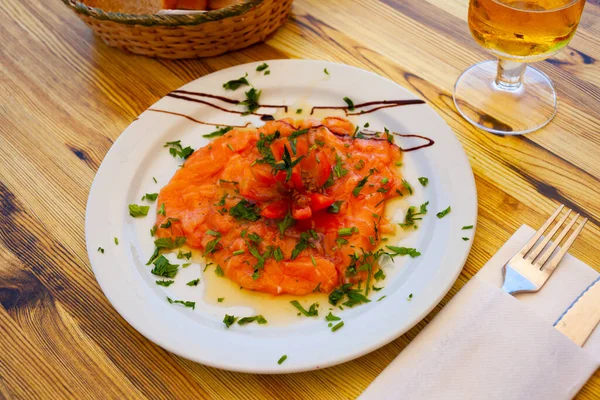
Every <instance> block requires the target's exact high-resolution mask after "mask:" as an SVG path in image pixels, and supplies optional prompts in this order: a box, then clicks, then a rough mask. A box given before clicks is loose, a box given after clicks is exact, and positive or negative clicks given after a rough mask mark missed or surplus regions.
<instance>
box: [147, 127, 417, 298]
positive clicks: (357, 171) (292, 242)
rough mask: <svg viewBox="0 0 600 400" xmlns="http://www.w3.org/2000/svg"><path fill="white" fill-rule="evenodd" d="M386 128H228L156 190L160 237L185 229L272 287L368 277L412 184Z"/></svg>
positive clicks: (251, 281)
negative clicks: (393, 212)
mask: <svg viewBox="0 0 600 400" xmlns="http://www.w3.org/2000/svg"><path fill="white" fill-rule="evenodd" d="M401 159H402V152H401V151H400V149H399V148H398V147H397V146H396V145H394V143H393V137H392V135H390V134H388V133H383V134H377V135H376V136H369V137H367V136H365V135H363V134H361V133H360V132H359V130H358V129H356V127H355V126H354V125H353V124H352V123H351V122H350V121H348V120H346V119H343V118H338V117H330V118H325V119H323V120H321V121H319V120H313V119H307V120H293V119H283V120H277V121H270V122H267V123H266V124H265V125H264V126H262V127H260V128H239V129H231V130H229V131H227V132H226V133H224V134H223V135H222V136H220V137H218V138H216V139H214V140H213V141H212V142H211V143H210V144H209V145H207V146H205V147H203V148H200V149H198V150H196V151H195V152H194V153H193V154H192V155H191V156H189V157H188V158H187V159H186V161H185V163H184V165H183V166H182V168H180V169H178V170H177V172H176V173H175V175H174V176H173V178H172V179H171V181H170V182H169V183H168V184H167V185H166V186H165V187H164V188H163V189H162V190H161V191H160V194H159V196H158V200H157V201H158V203H157V204H158V206H159V207H160V209H161V210H163V211H162V212H161V213H159V214H158V215H157V219H156V235H157V236H158V237H159V238H170V239H172V240H173V241H176V240H177V238H181V237H185V238H186V244H187V245H188V246H190V247H192V248H195V249H199V250H201V251H202V252H203V254H204V255H205V257H207V258H208V259H209V260H210V261H211V262H213V263H215V264H218V265H219V266H220V267H221V269H222V270H223V271H224V273H225V276H226V277H227V278H229V279H231V280H233V281H235V282H236V283H238V284H239V285H240V286H242V287H244V288H247V289H251V290H256V291H260V292H265V293H271V294H284V293H287V294H293V295H304V294H307V293H311V292H313V291H321V292H326V293H329V292H331V291H332V290H334V289H335V288H337V287H339V286H340V285H343V284H346V283H359V282H360V283H361V284H362V283H364V284H365V285H367V287H368V285H369V284H370V282H371V281H370V280H371V276H372V275H373V274H374V273H375V272H376V270H377V266H376V262H375V260H376V259H377V257H376V256H375V255H374V254H373V251H374V250H375V249H377V248H378V246H379V245H380V244H381V240H382V234H389V233H391V232H393V229H394V228H393V225H392V224H391V223H390V222H389V221H388V220H387V219H386V218H385V216H384V215H383V214H384V207H385V204H386V202H387V201H388V200H390V199H392V198H394V197H398V196H403V195H404V194H405V193H406V191H407V186H406V185H405V182H404V181H403V179H402V176H401V174H400V171H399V168H398V165H400V161H401Z"/></svg>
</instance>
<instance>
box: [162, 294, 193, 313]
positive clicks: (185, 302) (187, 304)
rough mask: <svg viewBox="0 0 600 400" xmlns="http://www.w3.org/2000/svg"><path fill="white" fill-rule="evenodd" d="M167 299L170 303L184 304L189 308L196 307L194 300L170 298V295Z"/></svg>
mask: <svg viewBox="0 0 600 400" xmlns="http://www.w3.org/2000/svg"><path fill="white" fill-rule="evenodd" d="M167 300H168V301H169V303H171V304H182V305H184V306H186V307H188V308H191V309H192V310H195V309H196V302H195V301H183V300H172V299H171V298H170V297H167Z"/></svg>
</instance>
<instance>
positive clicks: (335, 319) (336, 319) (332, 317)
mask: <svg viewBox="0 0 600 400" xmlns="http://www.w3.org/2000/svg"><path fill="white" fill-rule="evenodd" d="M325 320H326V321H329V322H331V321H339V320H341V318H340V317H336V316H335V315H333V314H332V313H331V311H330V312H329V314H327V315H326V316H325Z"/></svg>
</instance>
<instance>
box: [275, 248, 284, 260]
mask: <svg viewBox="0 0 600 400" xmlns="http://www.w3.org/2000/svg"><path fill="white" fill-rule="evenodd" d="M273 258H274V259H275V261H281V260H283V251H281V248H279V247H277V248H276V249H275V250H273Z"/></svg>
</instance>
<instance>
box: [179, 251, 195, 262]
mask: <svg viewBox="0 0 600 400" xmlns="http://www.w3.org/2000/svg"><path fill="white" fill-rule="evenodd" d="M184 257H185V259H186V260H189V259H190V258H191V257H192V252H191V251H188V252H187V253H184V252H183V251H181V250H179V252H177V258H178V259H180V260H181V259H183V258H184Z"/></svg>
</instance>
